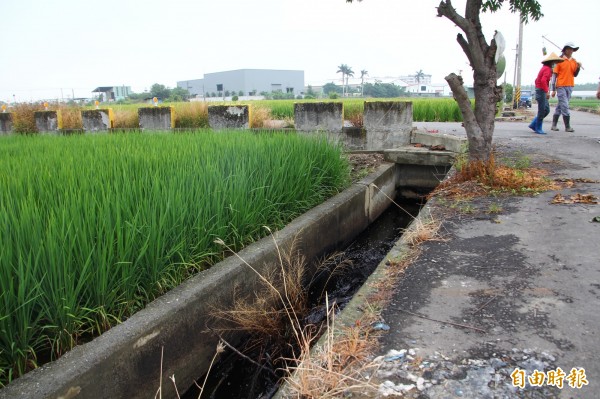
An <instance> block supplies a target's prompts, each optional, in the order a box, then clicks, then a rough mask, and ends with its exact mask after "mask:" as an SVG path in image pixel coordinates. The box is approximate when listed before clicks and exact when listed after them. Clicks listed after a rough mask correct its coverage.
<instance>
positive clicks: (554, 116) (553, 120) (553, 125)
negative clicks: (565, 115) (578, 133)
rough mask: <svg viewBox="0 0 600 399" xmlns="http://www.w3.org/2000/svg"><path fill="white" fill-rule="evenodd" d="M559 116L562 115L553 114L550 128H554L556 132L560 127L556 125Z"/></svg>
mask: <svg viewBox="0 0 600 399" xmlns="http://www.w3.org/2000/svg"><path fill="white" fill-rule="evenodd" d="M559 117H560V115H552V127H551V128H550V130H554V131H555V132H558V128H557V127H556V125H557V124H558V118H559Z"/></svg>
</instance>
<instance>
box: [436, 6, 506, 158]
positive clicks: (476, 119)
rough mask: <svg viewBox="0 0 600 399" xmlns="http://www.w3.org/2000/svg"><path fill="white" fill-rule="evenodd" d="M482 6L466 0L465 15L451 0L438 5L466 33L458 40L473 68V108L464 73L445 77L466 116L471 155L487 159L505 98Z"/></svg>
mask: <svg viewBox="0 0 600 399" xmlns="http://www.w3.org/2000/svg"><path fill="white" fill-rule="evenodd" d="M481 7H482V1H481V0H467V4H466V6H465V16H464V17H463V16H461V15H459V14H458V13H457V12H456V9H455V8H454V7H453V6H452V1H451V0H442V1H441V2H440V4H439V6H438V16H440V17H446V18H448V19H449V20H451V21H452V22H454V23H455V24H456V25H457V26H458V27H459V28H460V29H461V30H462V31H463V32H464V33H465V36H466V37H465V36H463V35H462V34H460V33H459V34H458V35H457V37H456V41H457V42H458V44H459V45H460V47H461V48H462V50H463V52H464V53H465V55H466V56H467V58H468V59H469V64H470V65H471V67H472V68H473V89H474V91H475V110H474V111H473V109H472V108H471V102H470V100H469V97H468V95H467V93H466V91H465V88H464V87H463V80H462V77H460V76H457V75H456V74H453V73H452V74H450V75H448V76H447V77H446V81H447V82H448V84H449V85H450V89H451V90H452V93H453V95H454V98H455V99H456V101H457V103H458V106H459V108H460V111H461V113H462V116H463V120H464V127H465V130H466V131H467V138H468V141H469V159H470V160H471V161H476V160H478V161H483V162H486V161H487V160H488V159H489V158H490V155H491V152H492V136H493V134H494V118H495V117H496V104H497V102H498V101H500V100H501V99H502V88H501V87H499V86H497V85H496V81H497V79H498V77H497V76H496V61H495V55H496V49H497V48H496V41H495V40H494V39H492V40H491V43H490V44H489V45H488V44H487V42H486V40H485V37H484V35H483V31H482V28H481V22H480V20H479V14H480V12H481Z"/></svg>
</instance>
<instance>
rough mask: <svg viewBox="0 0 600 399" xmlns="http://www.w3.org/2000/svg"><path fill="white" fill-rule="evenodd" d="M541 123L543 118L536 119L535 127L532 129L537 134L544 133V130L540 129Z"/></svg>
mask: <svg viewBox="0 0 600 399" xmlns="http://www.w3.org/2000/svg"><path fill="white" fill-rule="evenodd" d="M542 123H544V120H543V119H539V120H536V124H535V129H534V130H535V132H536V133H537V134H546V132H544V131H543V130H542Z"/></svg>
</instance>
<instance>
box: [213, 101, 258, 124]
mask: <svg viewBox="0 0 600 399" xmlns="http://www.w3.org/2000/svg"><path fill="white" fill-rule="evenodd" d="M208 125H209V126H210V127H211V129H249V128H250V107H249V106H247V105H211V106H209V107H208Z"/></svg>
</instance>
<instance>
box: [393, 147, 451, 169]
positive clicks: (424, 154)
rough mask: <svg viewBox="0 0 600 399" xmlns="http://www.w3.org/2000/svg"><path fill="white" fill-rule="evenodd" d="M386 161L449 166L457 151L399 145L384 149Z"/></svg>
mask: <svg viewBox="0 0 600 399" xmlns="http://www.w3.org/2000/svg"><path fill="white" fill-rule="evenodd" d="M383 154H384V156H385V160H386V161H390V162H395V163H398V164H409V165H432V166H447V165H451V164H452V163H453V162H454V158H455V156H456V154H455V153H452V152H449V151H437V150H430V149H429V148H427V147H413V146H406V147H399V148H394V149H391V150H385V151H383Z"/></svg>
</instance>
